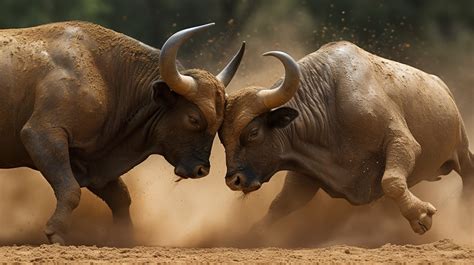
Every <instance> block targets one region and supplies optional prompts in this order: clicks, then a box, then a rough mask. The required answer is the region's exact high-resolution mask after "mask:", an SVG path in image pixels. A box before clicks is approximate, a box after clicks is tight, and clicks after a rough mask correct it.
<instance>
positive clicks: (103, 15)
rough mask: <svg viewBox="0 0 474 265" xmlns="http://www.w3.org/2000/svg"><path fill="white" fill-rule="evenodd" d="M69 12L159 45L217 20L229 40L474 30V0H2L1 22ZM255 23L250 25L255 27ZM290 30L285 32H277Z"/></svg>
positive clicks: (437, 36)
mask: <svg viewBox="0 0 474 265" xmlns="http://www.w3.org/2000/svg"><path fill="white" fill-rule="evenodd" d="M64 20H86V21H91V22H95V23H98V24H101V25H103V26H106V27H109V28H112V29H114V30H117V31H120V32H123V33H125V34H127V35H130V36H133V37H135V38H137V39H139V40H141V41H143V42H146V43H148V44H150V45H153V46H157V47H159V46H160V44H161V43H162V42H163V40H164V39H165V38H166V37H167V36H169V35H170V34H171V33H173V32H174V31H176V30H178V29H181V28H184V27H189V26H193V25H197V24H202V23H206V22H210V21H213V22H216V23H217V25H216V30H217V31H218V32H221V34H220V35H221V36H220V38H222V39H223V40H222V41H223V42H224V43H226V42H232V41H234V40H235V39H237V38H240V37H241V34H242V31H243V30H244V29H247V30H250V31H249V32H248V33H247V34H246V35H244V37H243V38H244V39H245V36H251V35H253V34H258V35H260V36H262V37H268V36H270V35H278V31H279V30H280V28H279V27H280V25H286V26H287V27H288V26H291V27H294V28H293V32H294V33H293V34H294V35H295V36H299V37H298V38H299V41H304V42H305V43H308V44H310V43H311V42H313V43H317V44H322V43H325V42H328V41H333V40H339V39H346V40H351V41H354V42H358V43H361V45H367V46H369V47H370V46H372V47H380V49H383V50H384V49H387V48H388V49H391V48H393V47H392V46H398V45H405V46H407V44H408V45H410V46H411V45H412V44H411V43H412V42H416V43H423V42H429V41H448V42H453V41H458V40H459V39H460V38H463V36H465V35H472V33H473V31H474V1H472V0H457V1H447V0H396V1H393V0H358V1H352V0H338V1H334V0H313V1H311V0H277V1H271V0H199V1H195V0H179V1H178V0H134V1H125V0H68V1H64V0H2V1H0V27H1V28H17V27H28V26H33V25H38V24H44V23H49V22H55V21H64ZM249 26H250V27H252V28H251V29H249ZM279 37H280V38H285V36H279Z"/></svg>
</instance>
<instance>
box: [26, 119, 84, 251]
mask: <svg viewBox="0 0 474 265" xmlns="http://www.w3.org/2000/svg"><path fill="white" fill-rule="evenodd" d="M21 139H22V142H23V144H24V146H25V148H26V150H27V151H28V153H29V155H30V157H31V159H32V160H33V162H34V163H35V166H36V168H37V169H38V170H39V171H41V173H42V174H43V176H44V177H45V178H46V180H47V181H48V182H49V184H50V185H51V187H52V188H53V191H54V194H55V196H56V200H57V203H56V209H55V211H54V213H53V215H52V216H51V218H50V219H49V220H48V223H47V224H46V228H45V234H46V236H47V237H48V239H49V242H50V243H59V244H64V237H63V236H64V233H65V232H66V226H67V219H68V217H69V216H70V215H71V213H72V211H73V210H74V209H75V208H76V207H77V206H78V205H79V200H80V197H81V189H80V186H79V184H78V183H77V181H76V179H75V178H74V175H73V173H72V170H71V165H70V162H69V151H68V139H67V133H66V132H65V131H64V130H63V129H61V128H43V127H41V126H35V124H32V123H27V124H26V125H25V126H24V127H23V129H22V130H21Z"/></svg>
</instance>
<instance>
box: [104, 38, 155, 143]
mask: <svg viewBox="0 0 474 265" xmlns="http://www.w3.org/2000/svg"><path fill="white" fill-rule="evenodd" d="M123 43H124V45H118V46H116V47H114V48H112V49H111V52H110V55H109V56H108V58H106V59H105V65H103V66H102V67H105V70H103V71H102V73H103V77H104V79H105V80H104V81H105V82H106V84H107V88H108V91H107V93H108V98H109V102H108V103H107V104H108V118H107V121H106V124H105V126H104V130H103V136H104V138H105V139H114V140H115V141H117V140H120V139H121V138H124V137H128V136H129V135H130V134H131V133H134V134H137V133H138V132H141V133H143V134H146V133H147V130H148V129H147V128H145V127H150V126H151V124H153V123H154V119H157V118H158V116H160V113H161V112H162V111H163V110H162V108H160V107H159V106H158V105H157V104H156V103H155V102H154V101H153V99H152V93H151V87H150V84H151V83H152V81H153V80H156V79H158V78H159V50H157V49H154V48H152V47H149V46H146V45H144V44H142V43H140V42H138V41H136V40H133V39H131V38H130V39H126V40H125V41H123ZM143 139H146V138H143Z"/></svg>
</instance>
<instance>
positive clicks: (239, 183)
mask: <svg viewBox="0 0 474 265" xmlns="http://www.w3.org/2000/svg"><path fill="white" fill-rule="evenodd" d="M225 182H226V184H227V186H228V187H229V188H230V189H231V190H235V191H238V190H241V191H243V192H244V193H249V192H252V191H255V190H258V189H259V188H260V187H261V186H262V184H261V183H260V182H259V181H258V180H256V179H253V180H252V179H249V178H248V177H247V176H246V175H245V174H243V173H241V172H237V173H234V174H227V176H226V177H225Z"/></svg>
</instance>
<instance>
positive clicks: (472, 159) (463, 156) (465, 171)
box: [456, 126, 474, 203]
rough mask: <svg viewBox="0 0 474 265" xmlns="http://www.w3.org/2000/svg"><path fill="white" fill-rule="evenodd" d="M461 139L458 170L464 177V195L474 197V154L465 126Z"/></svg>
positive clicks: (462, 128) (462, 129)
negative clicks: (470, 147) (470, 148)
mask: <svg viewBox="0 0 474 265" xmlns="http://www.w3.org/2000/svg"><path fill="white" fill-rule="evenodd" d="M461 141H462V148H461V149H460V150H459V151H458V154H457V156H458V161H459V168H458V169H457V170H456V171H457V172H458V174H459V175H460V176H461V178H462V184H463V197H466V198H472V199H474V155H473V154H472V152H471V151H470V150H469V139H468V138H467V133H466V129H465V128H464V126H462V127H461ZM472 203H474V202H472Z"/></svg>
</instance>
